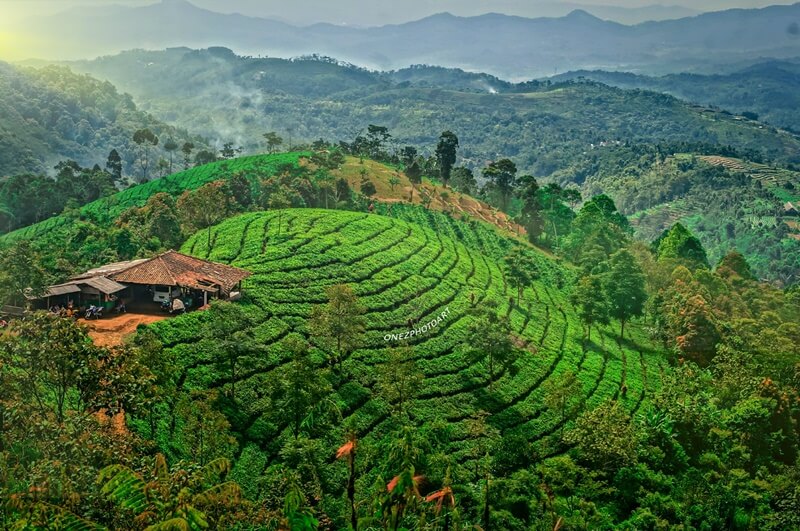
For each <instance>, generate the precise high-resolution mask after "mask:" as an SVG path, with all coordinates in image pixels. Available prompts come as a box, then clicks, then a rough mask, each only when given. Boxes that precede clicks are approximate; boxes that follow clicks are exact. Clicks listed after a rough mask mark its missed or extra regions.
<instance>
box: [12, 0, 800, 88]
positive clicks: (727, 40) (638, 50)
mask: <svg viewBox="0 0 800 531" xmlns="http://www.w3.org/2000/svg"><path fill="white" fill-rule="evenodd" d="M25 28H26V31H27V32H28V33H29V34H30V35H31V37H32V40H33V41H34V42H36V41H39V42H42V43H45V42H46V43H53V44H50V45H48V47H47V48H46V49H39V50H36V49H32V50H31V53H32V54H34V55H39V56H41V57H43V58H45V59H68V58H72V59H76V58H90V57H94V56H97V55H104V54H112V53H116V52H119V51H121V50H126V49H131V48H144V49H163V48H167V47H173V46H189V47H195V48H201V47H208V46H226V47H229V48H231V49H233V50H234V51H236V52H237V53H240V54H252V55H267V56H277V57H294V56H299V55H306V54H321V55H327V56H332V57H336V58H337V59H340V60H344V61H348V62H352V63H355V64H359V65H361V66H365V67H368V68H375V69H380V70H392V69H398V68H403V67H406V66H409V65H412V64H421V63H424V64H436V65H440V66H447V67H458V68H463V69H465V70H474V71H481V72H487V73H490V74H493V75H497V76H500V77H504V78H506V79H512V80H520V79H531V78H533V77H539V76H544V75H553V74H558V73H561V72H566V71H569V70H577V69H606V70H619V69H625V70H629V71H636V72H642V73H659V74H663V73H669V72H677V71H700V72H705V71H715V70H717V69H720V68H722V67H723V66H724V65H726V64H731V63H737V62H743V61H752V60H755V59H758V58H762V57H772V58H788V57H794V56H799V55H800V4H794V5H789V6H770V7H766V8H761V9H731V10H726V11H719V12H712V13H704V14H701V15H697V16H692V17H685V18H680V19H676V20H664V21H658V22H644V23H639V24H635V25H624V24H620V23H618V22H611V21H607V20H602V19H600V18H598V17H596V16H593V15H591V14H590V13H588V12H587V11H584V10H575V11H573V12H571V13H569V14H568V15H566V16H563V17H556V18H552V17H549V18H548V17H542V18H524V17H518V16H508V15H502V14H497V13H489V14H484V15H480V16H474V17H458V16H454V15H452V14H449V13H441V14H437V15H433V16H430V17H427V18H424V19H421V20H417V21H413V22H408V23H404V24H396V25H386V26H381V27H366V28H358V27H351V26H337V25H333V24H313V25H310V26H305V27H298V26H293V25H291V24H288V23H285V22H280V21H277V20H270V19H265V18H257V17H249V16H244V15H239V14H221V13H216V12H213V11H209V10H206V9H201V8H199V7H197V6H195V5H193V4H191V3H190V2H188V1H186V0H163V1H162V2H160V3H157V4H152V5H147V6H143V7H127V6H118V5H108V6H101V7H84V8H79V9H78V8H75V9H72V10H68V11H66V12H64V13H61V14H58V15H56V16H43V17H37V18H33V19H31V20H29V21H28V22H27V23H26V25H25ZM54 43H57V46H56V44H54Z"/></svg>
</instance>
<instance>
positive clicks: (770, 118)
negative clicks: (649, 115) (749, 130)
mask: <svg viewBox="0 0 800 531" xmlns="http://www.w3.org/2000/svg"><path fill="white" fill-rule="evenodd" d="M578 78H584V79H591V80H595V81H599V82H601V83H605V84H607V85H612V86H615V87H620V88H626V89H646V90H655V91H658V92H664V93H667V94H672V95H673V96H675V97H678V98H680V99H682V100H686V101H690V102H693V103H697V104H700V105H713V106H716V107H719V108H722V109H726V110H728V111H731V112H735V113H737V114H743V115H744V116H746V117H748V118H750V119H757V120H761V121H762V122H765V123H769V124H772V125H775V126H777V127H781V128H783V129H787V130H789V131H794V132H795V133H799V132H800V130H798V128H797V122H798V119H799V118H800V115H799V114H798V108H799V107H798V105H799V104H800V100H798V97H800V96H798V94H800V93H799V92H798V88H800V63H798V62H797V61H796V60H783V61H776V60H769V61H760V62H756V63H755V64H753V65H751V66H748V67H746V68H743V69H741V70H735V71H733V72H729V73H719V74H702V73H695V74H669V75H665V76H659V77H655V76H653V77H650V76H643V75H636V74H631V73H628V72H603V71H599V70H595V71H587V70H580V71H577V72H568V73H566V74H561V75H558V76H554V77H553V78H552V80H553V81H564V80H568V79H578Z"/></svg>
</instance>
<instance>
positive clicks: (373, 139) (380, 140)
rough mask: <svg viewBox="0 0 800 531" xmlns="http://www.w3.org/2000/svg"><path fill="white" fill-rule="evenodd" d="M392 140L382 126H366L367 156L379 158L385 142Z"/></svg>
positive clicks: (385, 128) (387, 129)
mask: <svg viewBox="0 0 800 531" xmlns="http://www.w3.org/2000/svg"><path fill="white" fill-rule="evenodd" d="M390 138H392V135H391V134H390V133H389V128H388V127H384V126H382V125H373V124H370V125H368V126H367V149H368V150H369V155H370V156H371V157H374V158H376V159H377V158H381V157H382V155H383V150H384V147H385V145H386V142H388V141H389V139H390Z"/></svg>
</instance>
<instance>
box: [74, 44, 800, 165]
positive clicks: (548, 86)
mask: <svg viewBox="0 0 800 531" xmlns="http://www.w3.org/2000/svg"><path fill="white" fill-rule="evenodd" d="M70 66H71V67H72V68H74V69H76V70H77V71H80V72H86V73H89V74H91V75H93V76H95V77H98V78H100V79H107V80H109V81H111V82H112V83H114V84H115V85H116V86H118V87H120V89H121V90H124V91H126V92H129V93H131V94H132V95H133V96H134V98H135V99H136V101H137V103H138V104H139V105H140V107H141V108H142V109H144V110H146V111H148V112H151V113H152V114H154V115H155V116H157V117H159V118H161V119H163V120H166V121H169V122H170V123H175V124H177V125H179V126H181V127H185V128H186V129H187V130H189V131H191V132H195V133H200V134H203V135H207V136H212V135H215V136H216V137H217V138H218V139H220V142H222V141H224V142H234V143H235V144H237V145H241V146H243V147H244V148H245V149H246V150H252V149H258V148H259V146H260V144H259V142H260V140H261V135H262V133H264V132H265V131H277V132H278V133H279V134H280V135H281V136H282V137H283V138H284V140H285V141H286V142H287V143H289V144H292V143H295V142H300V141H303V142H311V141H314V140H316V139H318V138H324V139H326V140H328V141H339V140H346V141H352V139H353V138H355V136H357V135H358V134H359V133H360V132H363V131H364V130H365V129H366V127H367V125H368V124H380V125H383V126H387V127H389V128H390V129H391V130H392V132H393V134H394V137H395V138H396V139H397V141H398V143H399V145H400V146H402V145H403V144H411V145H415V146H431V145H434V144H435V141H436V137H437V136H438V134H439V132H440V131H444V130H452V131H457V132H458V135H459V138H460V139H461V140H462V144H463V146H464V147H463V148H462V149H461V151H460V156H461V157H462V159H463V160H464V162H465V164H466V165H468V166H470V167H473V168H480V167H482V166H483V165H484V164H485V163H487V162H489V161H491V160H495V159H496V158H498V157H508V158H511V159H512V160H513V161H514V162H515V163H516V164H517V165H518V166H519V168H520V169H521V170H522V171H523V172H526V173H532V174H533V175H535V176H537V177H546V176H548V175H550V174H551V173H553V172H554V171H556V170H558V169H561V168H564V167H566V166H568V165H569V163H570V162H571V160H572V158H573V157H575V156H577V155H580V154H581V153H583V152H584V151H586V150H588V149H591V146H592V145H593V144H594V145H598V144H600V143H602V142H623V143H659V142H698V143H699V142H702V143H705V144H708V145H710V146H731V147H733V148H734V149H737V150H739V151H742V152H752V153H753V154H754V155H755V156H756V157H761V158H766V159H768V160H772V161H777V162H781V163H787V162H800V159H798V156H797V153H798V151H799V150H798V147H800V141H798V139H796V138H795V137H794V136H792V135H790V134H788V133H786V132H783V131H780V130H776V129H775V128H773V127H766V126H763V125H762V124H758V123H752V122H750V121H747V120H737V119H736V118H737V117H735V116H731V115H730V114H726V113H723V112H715V111H710V110H704V109H699V108H695V107H692V106H691V105H689V104H687V103H684V102H682V101H680V100H678V99H676V98H674V97H671V96H667V95H663V94H658V93H655V92H648V91H624V90H620V89H617V88H612V87H609V86H606V85H602V84H599V83H588V82H587V83H572V82H565V83H550V82H529V83H523V84H519V85H514V86H511V87H509V88H507V89H505V90H499V89H502V87H495V86H493V84H492V83H491V82H489V81H488V80H487V82H486V83H487V86H485V87H484V89H483V91H482V92H478V91H476V90H475V88H472V89H469V90H464V89H461V88H459V89H454V88H452V87H453V86H458V84H457V83H456V84H455V85H454V84H453V83H454V82H453V81H452V77H453V76H455V75H456V73H454V72H452V71H445V72H443V73H442V74H441V75H436V74H435V73H433V74H431V76H433V77H437V78H443V79H444V80H445V81H444V82H442V83H441V84H439V83H438V82H437V83H432V82H427V83H421V84H420V83H416V84H415V83H414V82H412V81H409V80H408V79H406V80H403V74H402V73H394V74H382V73H379V72H370V71H367V70H364V69H360V68H357V67H354V66H351V65H343V64H340V63H338V62H336V61H333V60H326V59H325V58H318V57H316V58H315V57H311V58H305V59H298V60H284V59H259V58H252V57H240V56H237V55H235V54H234V53H233V52H231V51H230V50H227V49H225V48H212V49H209V50H189V49H186V48H173V49H169V50H166V51H160V52H146V51H130V52H124V53H122V54H119V55H115V56H110V57H101V58H99V59H97V60H94V61H84V62H77V63H70ZM412 74H414V72H413V71H412V72H411V74H409V75H412ZM416 75H417V76H419V74H418V73H417V74H416ZM456 77H457V76H456ZM489 79H490V78H489ZM492 89H494V90H496V91H498V93H492ZM197 109H203V112H197Z"/></svg>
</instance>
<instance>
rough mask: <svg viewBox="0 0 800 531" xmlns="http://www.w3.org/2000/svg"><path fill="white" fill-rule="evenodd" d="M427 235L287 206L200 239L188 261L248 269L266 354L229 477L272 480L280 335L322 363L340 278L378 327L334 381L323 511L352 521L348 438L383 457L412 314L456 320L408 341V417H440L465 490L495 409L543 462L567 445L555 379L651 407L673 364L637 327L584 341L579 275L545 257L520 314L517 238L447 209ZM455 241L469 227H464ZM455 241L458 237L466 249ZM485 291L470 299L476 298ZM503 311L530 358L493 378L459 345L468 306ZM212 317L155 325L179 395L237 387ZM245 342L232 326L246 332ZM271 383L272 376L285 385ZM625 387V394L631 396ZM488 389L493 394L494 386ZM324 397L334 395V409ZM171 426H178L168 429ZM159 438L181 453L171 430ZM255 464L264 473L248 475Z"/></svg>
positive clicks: (430, 223) (253, 369)
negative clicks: (331, 296)
mask: <svg viewBox="0 0 800 531" xmlns="http://www.w3.org/2000/svg"><path fill="white" fill-rule="evenodd" d="M415 221H420V222H422V223H423V225H418V224H416V223H410V222H406V221H402V220H398V219H391V218H388V217H383V216H379V215H375V214H363V213H354V212H334V211H324V210H308V209H304V210H286V211H281V212H266V213H263V212H262V213H252V214H246V215H243V216H240V217H236V218H233V219H230V220H228V221H225V222H224V223H222V224H220V225H219V226H216V227H213V228H211V229H210V230H211V238H210V239H211V242H212V244H211V247H210V248H209V247H208V245H207V242H208V239H209V238H208V234H207V232H205V231H202V232H200V233H198V234H197V235H195V236H194V237H192V238H191V239H190V240H189V241H188V242H186V244H185V245H184V247H183V251H185V252H188V253H191V254H194V255H196V256H199V257H202V258H209V259H212V260H217V261H222V262H225V263H230V264H234V265H236V266H239V267H244V268H247V269H249V270H251V271H252V272H253V273H254V276H253V277H252V278H251V279H249V280H248V282H247V286H246V291H247V303H246V304H245V305H244V310H245V312H246V314H247V316H248V318H249V319H250V322H251V323H252V324H251V325H250V326H252V329H251V330H250V334H251V335H252V337H253V338H254V339H255V341H256V342H257V344H258V347H257V351H258V354H251V355H247V356H246V357H245V358H242V359H241V360H240V365H241V366H242V367H247V368H246V369H242V370H241V372H240V373H239V375H238V376H236V382H235V386H236V396H237V399H236V400H237V407H236V409H235V410H233V409H232V410H230V411H228V413H229V415H230V419H231V423H232V429H233V431H234V432H235V433H236V434H237V437H239V439H240V441H241V445H240V448H241V449H242V459H241V460H240V463H241V466H240V467H239V468H236V469H234V471H233V475H234V476H235V477H237V478H240V479H239V480H240V481H243V484H244V486H245V488H247V489H257V486H256V485H253V484H250V483H248V481H250V478H255V477H257V476H258V475H259V473H260V472H261V470H260V469H259V468H258V465H257V463H261V466H262V467H263V466H264V463H272V462H273V461H274V460H275V459H278V458H279V457H278V455H279V451H280V449H281V447H283V446H284V445H285V444H286V443H289V442H290V441H291V438H292V435H291V428H290V426H289V425H287V423H278V424H275V423H273V421H272V420H270V419H274V415H272V414H271V413H269V408H270V405H269V401H267V400H265V399H264V398H263V395H264V386H265V385H266V383H267V382H269V381H271V380H273V379H274V378H277V377H278V376H277V375H280V374H282V372H283V371H285V370H286V368H287V365H286V364H287V363H288V361H289V359H288V358H287V352H286V350H285V349H284V348H282V347H281V346H280V343H279V342H280V341H281V340H282V339H283V338H285V337H287V335H289V334H290V333H292V332H298V333H300V334H301V335H302V336H304V337H306V338H307V339H308V340H309V341H310V342H311V343H312V345H314V346H315V349H314V351H313V358H314V359H315V360H316V362H315V363H317V364H318V365H320V369H321V365H322V359H323V355H322V351H318V350H316V347H321V344H320V343H319V338H317V337H315V336H314V335H313V334H310V332H309V330H308V329H307V328H306V318H307V317H308V316H309V312H310V311H311V309H312V308H313V307H314V305H317V304H321V303H323V302H325V300H326V296H325V292H324V289H325V288H326V287H329V286H332V285H334V284H338V283H346V284H349V285H351V286H352V288H353V290H354V291H355V293H356V294H357V295H358V297H359V298H360V301H361V303H362V304H363V305H364V306H365V307H366V309H367V313H366V314H365V317H366V323H367V325H366V333H365V335H364V338H363V343H362V345H361V346H360V347H359V348H357V349H356V350H355V351H354V352H352V353H351V354H350V355H349V356H347V358H346V359H345V360H344V361H343V362H342V363H341V368H340V369H338V370H337V374H341V375H347V376H345V377H339V378H337V379H336V384H335V387H334V388H333V389H332V391H331V393H332V394H331V395H330V396H329V397H327V398H330V399H331V400H333V402H334V403H336V404H338V405H339V410H340V411H341V419H340V420H339V421H337V422H336V424H335V426H336V427H335V428H331V429H328V430H326V431H325V432H324V433H319V434H318V436H319V437H320V438H321V440H320V442H321V446H320V447H321V448H328V449H330V450H329V451H327V452H325V451H323V455H322V456H321V457H322V462H323V463H324V464H323V466H322V467H321V470H320V473H321V475H322V477H321V478H320V479H321V481H322V484H323V485H331V487H329V488H330V490H327V488H326V491H325V497H324V500H323V501H322V507H321V510H323V511H327V512H330V513H331V514H339V513H340V512H341V506H340V505H339V504H340V503H341V502H339V501H338V500H339V499H340V495H341V494H342V492H341V490H340V486H341V485H343V484H344V483H343V477H342V472H343V470H344V469H343V468H342V467H341V466H338V465H337V464H336V463H334V462H333V461H332V459H333V455H334V449H335V448H337V447H338V445H339V444H341V443H340V441H342V440H345V439H346V436H347V433H348V431H349V430H352V431H354V432H355V434H356V435H357V436H358V439H359V441H360V442H359V444H360V445H361V446H363V448H365V450H364V451H368V450H366V449H367V448H376V449H377V448H378V445H379V444H380V441H381V439H382V438H384V437H386V436H387V435H388V434H389V433H390V432H391V430H392V429H393V428H394V420H393V417H391V416H390V412H391V408H392V406H391V404H389V403H387V402H386V401H385V400H384V399H382V398H381V396H380V394H377V393H376V392H375V391H376V388H375V385H376V384H375V382H376V375H377V374H378V373H379V371H380V367H381V366H382V365H384V364H385V363H386V359H387V356H388V355H389V351H390V349H392V348H394V347H397V346H399V345H398V344H396V343H393V342H392V341H391V340H390V341H387V340H386V339H385V338H386V336H387V334H393V333H398V332H403V331H405V330H407V329H408V321H409V319H411V320H413V321H414V322H418V323H420V325H422V324H423V323H427V322H428V321H430V320H431V319H436V317H437V316H439V315H440V314H442V312H444V311H447V312H449V313H448V314H447V317H446V319H445V320H444V321H443V322H442V323H441V325H439V326H437V327H435V328H433V329H432V330H430V332H428V333H426V334H420V335H419V336H417V337H416V338H413V339H412V340H410V341H409V344H410V345H411V347H412V348H413V351H412V352H413V359H414V360H415V361H416V363H417V366H418V367H419V369H420V370H421V371H422V373H423V374H424V376H425V379H424V383H423V385H422V387H420V388H419V389H416V390H415V391H414V392H415V395H416V398H415V399H413V400H412V401H411V402H410V403H409V405H408V407H409V411H408V414H409V416H410V418H411V419H413V420H412V422H413V424H415V425H421V424H422V423H424V422H428V421H433V420H435V419H441V420H444V421H446V422H447V423H448V426H449V427H448V434H449V436H448V439H449V441H450V442H449V444H446V446H445V447H444V448H443V450H444V451H445V452H446V454H447V455H448V456H449V457H448V458H447V462H448V463H450V466H451V467H452V468H451V471H450V472H451V475H452V479H453V481H454V482H459V481H465V480H468V478H470V477H471V475H472V470H473V467H474V466H475V465H476V463H477V460H479V459H480V458H481V455H482V454H481V450H480V448H481V444H482V443H481V440H480V439H479V438H478V439H476V438H475V437H474V436H473V435H471V428H470V425H471V423H474V420H475V418H476V415H478V412H480V411H486V412H488V413H491V414H492V415H491V417H489V419H488V422H489V424H490V425H491V427H492V428H493V429H497V430H498V431H499V432H500V433H501V434H502V435H505V436H510V435H512V434H516V435H519V436H521V437H522V438H523V439H525V440H528V441H530V442H531V443H532V444H533V448H535V451H536V452H537V455H540V456H552V455H554V454H556V453H559V452H560V451H561V450H557V449H556V448H558V445H556V444H555V443H556V441H557V439H558V438H559V430H560V428H561V426H562V424H563V421H562V420H561V419H560V418H559V416H558V415H557V414H555V412H554V411H553V410H549V409H547V408H545V407H544V406H543V396H544V395H543V393H544V389H545V388H546V387H547V382H548V381H550V380H553V379H557V378H558V377H559V375H560V374H562V373H564V372H565V371H574V372H575V373H576V374H577V376H578V380H579V382H580V400H579V401H580V403H581V404H582V405H584V406H588V407H591V406H594V405H597V404H600V403H601V402H602V401H603V400H605V399H608V398H612V397H613V398H616V399H617V400H618V401H619V402H620V404H622V405H623V407H624V408H625V410H627V411H630V412H635V411H638V410H640V409H641V408H643V407H644V404H646V402H647V397H648V396H650V395H651V393H653V392H654V390H655V389H657V388H658V386H659V382H660V380H661V377H662V373H663V371H666V370H669V369H667V368H666V366H665V364H664V360H663V358H661V356H660V355H658V354H655V353H654V352H653V350H652V347H651V346H650V345H649V343H648V342H647V341H646V340H645V339H644V337H643V335H642V332H641V331H640V330H635V331H634V332H633V335H632V337H633V339H632V340H631V341H626V342H624V343H623V345H624V346H623V348H620V347H619V346H618V345H617V343H616V341H615V340H614V333H613V332H611V329H610V328H603V330H602V337H600V336H596V337H595V338H594V341H593V342H589V343H584V342H582V340H581V337H582V331H581V330H582V327H581V325H580V323H579V321H578V319H577V317H576V315H575V313H574V310H573V308H572V306H571V305H570V304H569V303H568V302H567V298H566V294H565V292H564V291H562V290H560V289H559V288H558V287H557V286H558V285H560V284H561V283H562V282H565V281H566V278H567V277H571V276H572V274H573V273H572V272H571V271H569V270H566V269H562V268H561V267H560V266H556V265H555V264H554V263H553V262H550V260H549V259H547V258H546V257H545V256H543V255H535V260H536V262H537V263H538V265H539V267H540V270H541V272H542V277H541V278H540V280H539V281H537V282H535V283H534V285H533V287H532V288H529V289H526V291H525V293H524V296H523V299H522V304H521V306H516V305H515V306H514V307H513V308H512V307H510V306H509V297H510V296H511V295H512V292H511V291H509V289H510V288H509V287H508V283H507V280H506V279H505V278H504V274H503V272H502V271H501V269H500V268H499V267H498V259H499V257H501V256H502V255H503V254H504V252H505V251H504V249H507V248H508V247H509V245H510V243H511V242H509V241H507V240H504V239H502V238H498V237H497V236H495V237H494V238H491V237H490V236H489V233H486V232H483V231H475V230H472V229H470V225H468V224H463V223H459V222H455V221H449V218H447V217H445V216H442V215H438V214H437V215H433V214H427V215H424V216H422V217H419V218H417V219H416V220H415ZM454 231H458V233H456V232H454ZM454 238H456V239H454ZM471 296H474V297H475V302H474V304H471V302H470V297H471ZM490 302H494V303H496V304H498V305H499V311H500V313H501V314H503V315H507V316H508V317H509V318H510V321H511V325H512V329H513V334H514V335H515V337H516V338H517V342H518V344H519V345H520V346H522V347H523V348H524V353H523V355H522V357H521V358H520V359H519V360H518V362H517V363H516V364H515V368H514V370H509V371H505V370H503V371H499V372H498V373H497V374H496V376H495V379H494V381H493V382H491V383H490V382H489V380H488V379H487V375H486V372H485V368H482V365H481V364H476V363H475V362H474V361H472V362H471V361H470V360H469V358H468V357H466V356H465V354H464V353H463V350H462V349H461V348H460V347H459V344H460V343H462V342H463V341H464V340H465V339H466V337H467V335H466V334H467V330H468V328H469V326H470V323H471V322H473V318H472V317H471V316H470V315H469V310H470V307H471V306H473V305H474V306H485V305H486V304H488V303H490ZM212 314H213V312H211V313H208V312H200V313H194V314H190V315H186V316H185V317H181V318H178V319H173V320H169V321H164V322H161V323H158V324H155V325H153V326H152V327H151V328H152V329H153V330H154V331H155V332H156V335H157V336H158V337H159V338H160V339H161V340H162V341H163V343H164V344H165V345H166V346H167V347H168V351H167V352H168V354H169V355H170V356H171V357H173V359H175V360H176V363H177V367H176V370H177V371H178V374H179V378H178V381H179V382H180V385H181V386H182V387H184V388H185V389H193V390H201V389H217V390H219V391H220V392H225V390H226V389H228V388H229V387H231V385H232V381H231V379H230V378H229V376H228V373H227V372H225V369H223V367H222V366H220V365H219V360H215V354H214V352H215V350H214V348H215V347H214V346H213V345H212V344H209V343H207V340H206V339H204V337H206V334H205V332H204V330H205V329H206V327H207V324H206V323H208V321H207V320H208V319H213V317H211V316H212ZM240 332H246V331H243V330H236V333H237V334H238V333H240ZM273 375H275V376H273ZM623 384H625V385H627V391H626V393H625V394H622V395H621V394H620V389H621V387H622V386H623ZM490 385H491V387H492V388H491V389H488V388H489V386H490ZM327 398H326V399H327ZM164 420H165V421H166V419H164ZM160 426H161V427H160V432H159V435H158V438H159V440H161V441H162V442H163V443H164V445H166V446H169V445H170V444H171V443H169V442H168V438H169V434H168V426H167V424H166V423H162V424H160ZM252 467H256V468H252ZM376 473H377V471H372V472H367V473H365V474H364V475H363V476H362V477H360V478H359V480H358V484H357V490H358V491H359V492H365V491H366V490H368V489H369V488H370V487H371V486H372V485H373V484H374V482H375V481H376V479H377V478H378V476H377V475H376Z"/></svg>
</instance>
